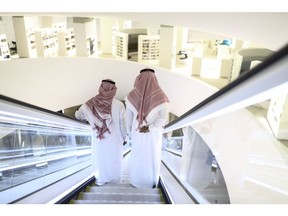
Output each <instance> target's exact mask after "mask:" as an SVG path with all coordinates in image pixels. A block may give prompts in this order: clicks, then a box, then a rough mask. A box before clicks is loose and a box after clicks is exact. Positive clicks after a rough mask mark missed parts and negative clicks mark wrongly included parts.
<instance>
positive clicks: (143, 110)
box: [127, 69, 169, 127]
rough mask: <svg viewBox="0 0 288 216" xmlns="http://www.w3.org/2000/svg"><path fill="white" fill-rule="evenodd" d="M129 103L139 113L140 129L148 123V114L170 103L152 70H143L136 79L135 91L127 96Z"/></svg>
mask: <svg viewBox="0 0 288 216" xmlns="http://www.w3.org/2000/svg"><path fill="white" fill-rule="evenodd" d="M127 99H128V102H129V103H131V105H132V106H133V107H134V108H135V110H136V111H137V113H138V114H137V117H136V118H137V120H138V127H140V125H141V124H142V123H143V122H146V123H147V119H146V118H147V116H148V114H149V113H150V112H151V111H152V110H153V109H154V108H155V107H157V106H159V105H161V104H163V103H169V99H168V97H167V96H166V94H165V93H164V92H163V90H162V89H161V87H160V86H159V83H158V80H157V78H156V76H155V73H154V71H153V70H151V69H143V70H141V72H140V74H139V75H138V76H137V77H136V80H135V83H134V89H133V90H132V91H131V92H130V93H129V94H128V96H127Z"/></svg>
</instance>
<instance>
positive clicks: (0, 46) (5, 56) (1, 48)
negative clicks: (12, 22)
mask: <svg viewBox="0 0 288 216" xmlns="http://www.w3.org/2000/svg"><path fill="white" fill-rule="evenodd" d="M10 59H11V56H10V50H9V45H8V42H7V39H6V35H5V34H1V35H0V60H10Z"/></svg>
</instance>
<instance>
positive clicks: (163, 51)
mask: <svg viewBox="0 0 288 216" xmlns="http://www.w3.org/2000/svg"><path fill="white" fill-rule="evenodd" d="M159 55H160V56H159V66H160V67H163V68H167V69H170V70H173V69H174V68H175V60H176V30H175V28H174V27H173V26H167V25H161V27H160V53H159Z"/></svg>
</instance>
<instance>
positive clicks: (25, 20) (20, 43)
mask: <svg viewBox="0 0 288 216" xmlns="http://www.w3.org/2000/svg"><path fill="white" fill-rule="evenodd" d="M13 26H14V33H15V39H16V43H17V52H18V55H19V57H24V58H33V57H36V56H37V54H36V46H35V36H34V30H35V29H37V28H39V22H38V17H24V16H13Z"/></svg>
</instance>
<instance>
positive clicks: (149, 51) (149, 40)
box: [138, 35, 160, 64]
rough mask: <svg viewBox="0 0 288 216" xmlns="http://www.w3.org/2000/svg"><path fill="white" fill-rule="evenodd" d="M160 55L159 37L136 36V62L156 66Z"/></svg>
mask: <svg viewBox="0 0 288 216" xmlns="http://www.w3.org/2000/svg"><path fill="white" fill-rule="evenodd" d="M159 53H160V35H139V36H138V62H141V63H146V64H158V63H159Z"/></svg>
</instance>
